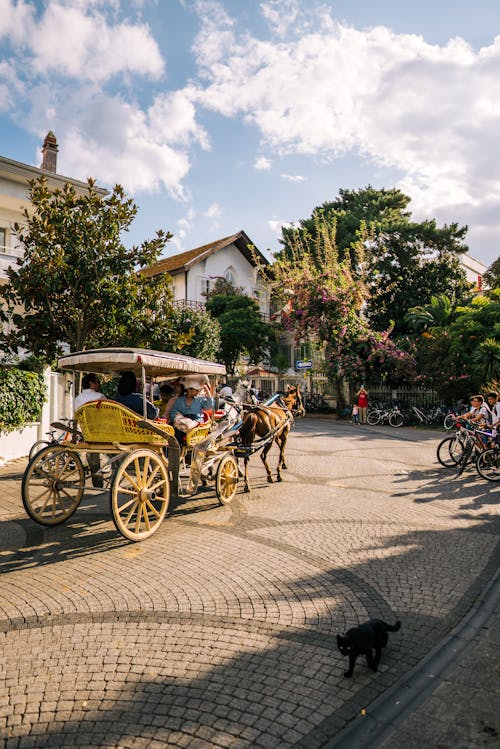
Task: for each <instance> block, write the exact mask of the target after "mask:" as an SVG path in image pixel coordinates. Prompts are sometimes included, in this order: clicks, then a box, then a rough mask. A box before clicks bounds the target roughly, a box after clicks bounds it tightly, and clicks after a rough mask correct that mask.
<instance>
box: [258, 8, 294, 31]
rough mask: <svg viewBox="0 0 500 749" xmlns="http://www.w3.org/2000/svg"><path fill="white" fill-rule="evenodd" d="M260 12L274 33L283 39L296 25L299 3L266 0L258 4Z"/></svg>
mask: <svg viewBox="0 0 500 749" xmlns="http://www.w3.org/2000/svg"><path fill="white" fill-rule="evenodd" d="M260 10H261V13H262V15H263V16H264V18H265V19H266V21H267V22H268V23H269V25H270V26H271V28H272V29H273V30H274V32H275V33H276V34H277V35H278V36H281V37H284V36H286V34H287V33H288V32H289V31H290V27H293V26H294V24H296V23H297V18H298V16H299V13H300V3H299V2H298V0H268V2H264V3H261V4H260Z"/></svg>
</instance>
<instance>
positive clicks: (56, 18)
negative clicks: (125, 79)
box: [25, 0, 164, 81]
mask: <svg viewBox="0 0 500 749" xmlns="http://www.w3.org/2000/svg"><path fill="white" fill-rule="evenodd" d="M25 41H26V43H27V44H28V45H29V47H30V49H31V51H32V53H33V56H34V63H33V64H34V68H35V71H37V72H40V71H51V70H55V71H58V72H59V73H61V74H63V75H65V76H71V77H74V78H78V79H85V78H88V79H90V80H95V81H104V80H106V79H108V78H110V77H111V76H114V75H116V74H117V73H125V72H130V73H135V74H140V75H149V76H152V77H154V78H157V77H158V76H160V75H161V74H162V73H163V67H164V63H163V60H162V57H161V54H160V51H159V48H158V45H157V43H156V41H155V40H154V38H153V37H152V35H151V32H150V30H149V28H148V27H147V26H146V25H144V24H135V25H133V24H131V23H127V22H123V23H118V24H115V25H112V24H110V23H108V20H107V18H106V16H105V15H104V14H103V13H100V12H98V11H97V10H95V9H92V7H91V6H90V7H89V6H83V7H80V4H79V3H76V4H75V6H74V7H71V5H63V4H61V3H59V2H56V1H55V0H54V1H53V2H49V3H48V5H47V8H46V10H45V13H44V14H43V16H42V17H41V19H40V21H39V22H38V23H37V24H36V25H34V24H33V25H32V26H31V33H30V34H27V36H26V40H25Z"/></svg>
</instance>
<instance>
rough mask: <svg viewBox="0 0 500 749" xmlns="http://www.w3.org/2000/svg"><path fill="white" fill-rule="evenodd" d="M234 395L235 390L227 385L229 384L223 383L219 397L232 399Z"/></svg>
mask: <svg viewBox="0 0 500 749" xmlns="http://www.w3.org/2000/svg"><path fill="white" fill-rule="evenodd" d="M232 395H233V388H232V387H231V386H230V385H228V384H227V382H222V383H221V386H220V390H219V396H220V397H221V398H231V397H232Z"/></svg>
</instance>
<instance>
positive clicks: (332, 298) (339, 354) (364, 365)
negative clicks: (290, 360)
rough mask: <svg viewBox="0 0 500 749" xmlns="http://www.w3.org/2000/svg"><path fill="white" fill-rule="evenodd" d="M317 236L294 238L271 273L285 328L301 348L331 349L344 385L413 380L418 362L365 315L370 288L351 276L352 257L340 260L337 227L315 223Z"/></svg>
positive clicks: (332, 364) (335, 373)
mask: <svg viewBox="0 0 500 749" xmlns="http://www.w3.org/2000/svg"><path fill="white" fill-rule="evenodd" d="M314 222H315V225H314V232H311V233H304V232H301V231H300V230H296V233H295V235H293V234H291V233H289V235H288V236H289V251H288V252H286V253H281V254H280V256H279V257H278V258H277V260H276V262H275V264H274V265H273V267H272V273H271V275H270V281H269V283H270V285H271V289H272V293H273V296H274V298H275V299H276V300H277V301H278V303H279V304H280V306H282V307H283V305H284V307H283V309H284V310H285V314H284V324H285V325H286V326H287V327H289V328H290V329H291V330H293V333H294V337H295V340H296V342H297V343H300V342H301V341H307V340H315V341H316V342H318V343H319V344H323V343H325V344H326V351H327V356H328V362H329V371H330V376H331V379H332V380H336V381H337V384H338V385H339V392H342V387H341V383H342V382H343V381H347V382H348V383H349V385H350V389H351V390H353V389H354V387H355V384H356V383H358V384H359V383H361V382H371V381H374V380H380V379H381V378H382V379H386V380H387V381H390V382H396V381H401V380H404V379H408V378H411V377H412V375H413V374H414V361H413V358H412V355H411V353H410V352H408V351H403V350H401V349H400V348H398V346H396V344H395V343H394V341H392V340H391V338H390V335H389V331H385V332H380V331H373V330H372V329H371V328H370V325H369V321H368V320H367V319H366V317H365V315H364V311H363V309H364V305H365V301H366V293H367V292H366V286H365V284H364V283H363V281H362V279H360V277H359V275H356V274H355V273H354V271H353V270H352V261H351V258H350V256H349V255H348V254H344V256H343V258H342V259H341V258H340V256H339V252H338V250H337V247H336V241H335V227H332V226H331V225H329V224H327V223H326V222H324V221H322V220H321V218H320V216H319V215H317V216H316V217H315V219H314Z"/></svg>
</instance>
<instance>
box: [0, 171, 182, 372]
mask: <svg viewBox="0 0 500 749" xmlns="http://www.w3.org/2000/svg"><path fill="white" fill-rule="evenodd" d="M94 185H95V182H94V180H92V179H89V180H88V183H87V188H86V190H84V191H77V190H76V188H75V187H74V185H72V184H70V183H66V184H65V185H64V186H63V187H62V188H58V189H56V190H55V191H51V190H50V189H49V187H48V185H47V181H46V179H45V178H44V177H41V178H39V179H37V180H34V181H31V182H30V183H29V188H30V189H29V198H30V201H31V204H32V207H31V208H30V210H29V211H28V210H25V211H24V217H23V218H24V220H23V222H22V224H16V226H15V231H16V233H17V236H18V238H19V240H20V242H21V243H22V244H23V246H24V250H25V252H24V256H23V257H22V258H21V259H19V260H18V263H17V266H14V267H12V268H10V269H9V270H8V271H7V275H8V283H7V285H6V286H4V287H2V288H1V289H0V305H1V306H0V315H1V319H2V321H3V323H4V330H3V332H2V335H1V339H2V343H3V344H4V347H5V348H6V350H8V351H10V352H17V351H19V350H20V349H25V350H27V351H29V352H32V353H33V354H34V355H35V356H39V357H42V358H44V359H45V360H46V361H48V362H50V361H53V360H54V359H55V358H56V357H57V356H58V355H59V354H60V353H61V351H62V349H63V345H64V344H66V345H69V347H70V349H71V350H72V351H76V350H83V349H86V348H92V347H98V346H111V345H137V346H140V345H142V346H149V345H151V342H152V341H153V340H154V339H155V338H156V339H162V340H164V341H165V340H170V341H171V342H172V343H175V342H176V341H177V333H176V331H175V329H174V327H173V325H172V324H171V323H170V320H169V307H170V305H171V300H172V292H171V287H170V281H169V279H168V277H163V278H159V279H154V280H153V281H151V280H150V279H148V278H146V277H145V276H143V275H142V274H140V273H139V272H138V271H139V270H140V269H141V268H142V267H145V266H147V265H150V264H151V263H153V262H154V261H155V260H157V258H158V256H159V254H160V252H161V251H162V249H163V248H164V246H165V244H166V242H167V241H168V240H169V239H170V238H171V234H169V233H165V232H163V231H162V230H159V231H157V233H156V236H155V238H154V239H152V240H146V241H144V242H143V243H142V244H141V245H140V246H139V247H136V246H134V247H132V248H130V249H127V248H126V247H125V246H124V244H123V243H122V241H121V233H122V232H124V231H127V230H128V229H129V227H130V224H131V222H132V221H133V219H134V217H135V215H136V212H137V207H136V205H135V204H134V202H133V201H132V200H131V199H127V198H126V196H125V194H124V191H123V189H122V188H121V187H120V186H119V185H116V186H115V188H114V189H113V191H112V193H110V194H107V195H104V196H103V195H102V193H101V191H98V190H96V189H95V186H94Z"/></svg>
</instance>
